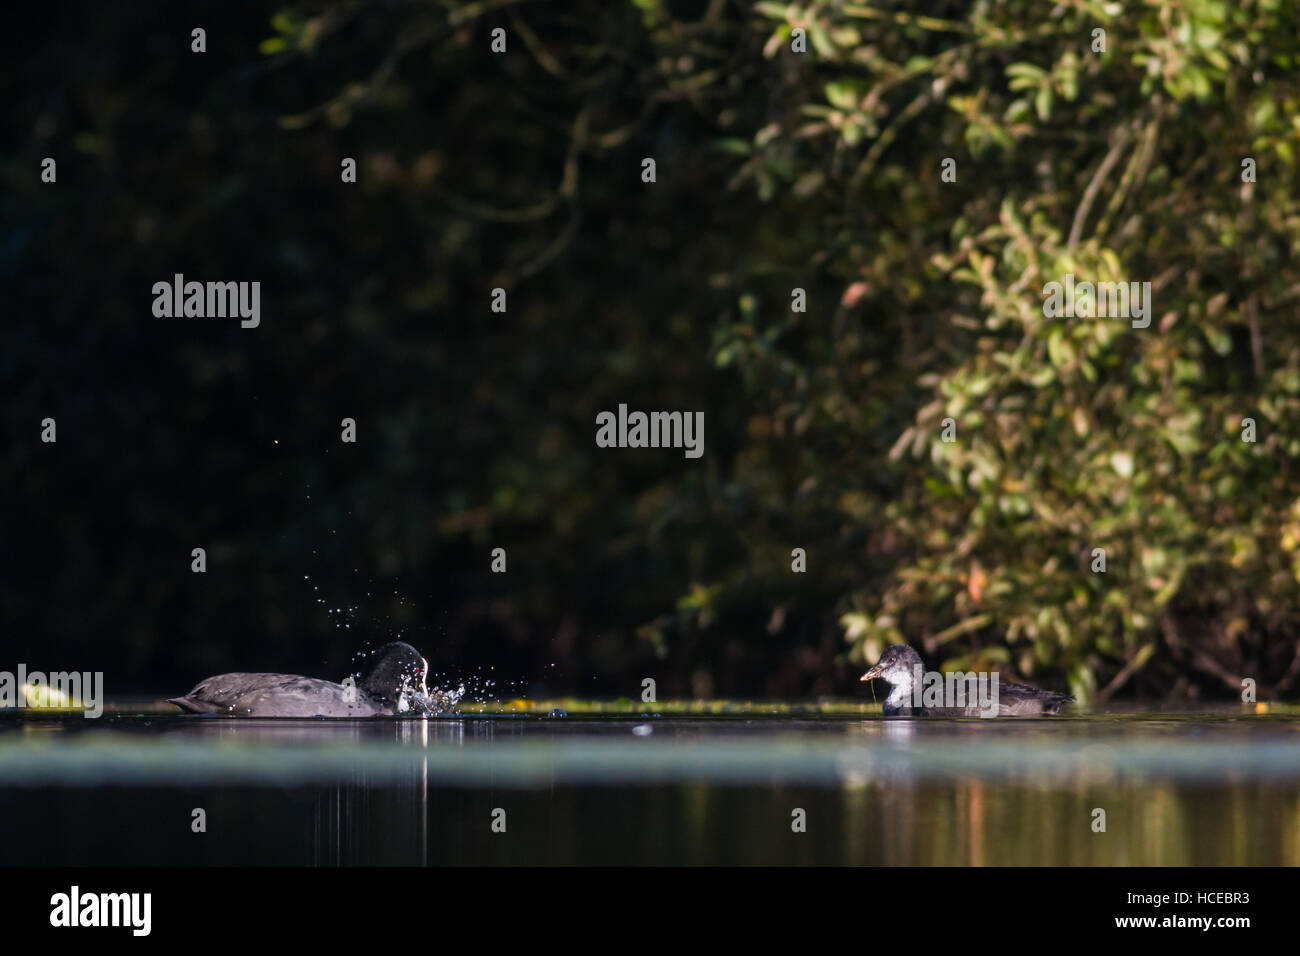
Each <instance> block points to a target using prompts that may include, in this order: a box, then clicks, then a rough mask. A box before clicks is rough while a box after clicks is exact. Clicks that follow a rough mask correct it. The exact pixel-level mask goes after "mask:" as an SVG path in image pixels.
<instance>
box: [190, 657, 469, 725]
mask: <svg viewBox="0 0 1300 956" xmlns="http://www.w3.org/2000/svg"><path fill="white" fill-rule="evenodd" d="M428 673H429V662H428V661H426V660H425V659H424V658H423V657H421V656H420V652H419V651H417V650H416V649H415V648H414V647H412V646H411V645H410V644H404V643H402V642H401V641H394V642H393V643H391V644H385V645H384V646H383V647H380V648H378V649H377V650H375V651H374V652H373V653H372V654H371V655H370V660H369V663H368V666H367V667H366V668H364V669H363V670H362V671H361V672H360V673H358V674H354V675H352V677H351V682H350V683H348V684H335V683H334V682H333V681H327V680H318V679H316V678H314V677H300V676H298V675H297V674H244V673H237V674H218V675H217V676H216V677H209V678H208V679H207V680H204V681H201V682H200V683H199V684H198V685H197V686H196V687H195V688H194V689H193V690H192V691H190V692H189V693H188V694H186V695H185V696H184V697H173V698H171V699H170V700H168V703H169V704H175V705H176V706H177V707H179V708H180V709H181V710H185V711H189V712H190V713H193V714H225V715H228V716H232V717H374V716H378V715H384V714H390V715H391V714H401V713H407V712H411V711H414V712H416V713H429V712H431V711H432V712H434V713H437V712H440V711H441V710H443V709H447V707H449V702H448V699H447V696H446V695H444V694H442V693H441V692H440V691H434V692H433V694H432V695H431V694H430V693H429V689H428V687H426V686H425V683H424V679H425V676H426V675H427V674H428ZM444 705H445V706H444Z"/></svg>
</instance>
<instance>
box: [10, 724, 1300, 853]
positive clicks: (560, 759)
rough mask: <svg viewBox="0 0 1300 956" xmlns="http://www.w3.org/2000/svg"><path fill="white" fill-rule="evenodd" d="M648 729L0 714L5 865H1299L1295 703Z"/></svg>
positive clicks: (1299, 751)
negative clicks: (1061, 716)
mask: <svg viewBox="0 0 1300 956" xmlns="http://www.w3.org/2000/svg"><path fill="white" fill-rule="evenodd" d="M646 723H647V721H646V720H645V719H644V718H640V717H638V718H636V719H629V720H611V719H600V720H585V719H573V718H569V719H565V720H545V719H536V720H533V719H505V718H483V717H452V718H446V717H444V718H437V719H427V720H426V719H416V720H371V721H307V720H303V721H299V720H272V721H261V720H228V719H204V718H157V717H150V718H118V719H104V720H101V721H93V722H91V721H84V720H81V721H67V720H57V719H51V718H36V719H32V718H27V717H24V718H21V719H14V718H3V719H0V848H2V849H0V862H3V863H8V864H16V863H20V862H31V861H33V860H40V861H42V862H46V863H74V864H75V863H90V864H124V863H141V864H181V865H184V864H241V863H276V864H313V865H353V864H384V865H428V864H446V863H451V864H482V863H514V864H521V863H522V864H529V863H557V864H569V863H603V864H615V865H617V864H636V863H646V864H672V863H709V864H725V863H753V864H782V863H787V864H797V863H847V864H877V865H879V864H884V865H908V864H946V865H960V864H973V865H1004V864H1060V863H1066V864H1090V865H1184V864H1203V865H1225V864H1268V865H1287V866H1296V865H1300V722H1297V721H1296V720H1294V719H1292V718H1283V717H1275V716H1271V715H1270V716H1266V717H1259V718H1255V717H1242V716H1239V715H1227V716H1223V717H1217V718H1206V717H1204V716H1196V717H1191V716H1179V715H1155V716H1152V715H1146V716H1140V717H1110V716H1105V717H1081V718H1072V719H1067V720H1044V721H978V720H971V721H927V720H920V719H900V720H888V721H885V720H880V719H865V720H864V719H861V718H856V717H855V718H853V719H844V720H824V719H808V720H804V719H789V718H785V719H677V718H672V719H657V720H653V721H650V722H649V723H650V725H651V726H652V729H653V733H652V734H650V735H645V734H637V733H635V732H634V731H635V729H636V728H637V727H641V726H645V724H646ZM196 807H202V808H203V809H204V810H205V812H206V816H207V820H208V830H207V832H206V833H200V834H195V833H193V832H192V831H191V828H190V821H191V814H192V811H193V809H194V808H196ZM1099 809H1100V810H1104V811H1105V819H1106V829H1105V831H1104V832H1097V831H1096V830H1095V829H1094V826H1093V824H1094V820H1095V819H1096V815H1095V811H1097V810H1099ZM495 810H504V811H505V814H506V819H507V821H508V823H507V829H506V832H505V833H494V832H493V830H492V827H491V822H492V818H493V812H494V811H495ZM796 810H802V811H804V814H805V815H806V819H807V831H806V832H803V833H797V832H794V831H793V830H792V827H791V819H792V814H793V813H794V812H795V811H796Z"/></svg>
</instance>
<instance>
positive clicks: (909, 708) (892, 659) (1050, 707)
mask: <svg viewBox="0 0 1300 956" xmlns="http://www.w3.org/2000/svg"><path fill="white" fill-rule="evenodd" d="M923 672H924V669H923V668H922V666H921V655H919V654H918V653H916V651H914V650H912V648H910V647H908V646H907V645H906V644H895V645H893V646H892V647H889V648H886V649H885V653H883V654H881V655H880V660H879V661H878V662H877V663H876V666H875V667H873V668H871V670H869V671H867V672H866V673H865V674H863V675H862V680H872V679H874V678H876V677H883V678H884V679H885V681H886V682H887V683H888V684H889V685H890V691H889V696H888V697H886V698H885V706H884V712H885V716H886V717H893V716H905V715H913V716H930V717H980V716H994V715H992V714H988V713H987V711H986V710H985V709H984V708H982V707H980V706H979V704H978V703H977V702H969V703H967V704H966V705H965V706H962V707H957V706H951V707H948V706H945V707H925V706H921V707H918V706H917V705H916V700H915V699H914V696H913V688H914V687H915V686H916V681H917V679H918V677H919V676H920V675H921V674H922V673H923ZM997 686H998V694H997V704H998V710H997V714H996V716H998V717H1039V716H1043V715H1045V714H1059V713H1060V712H1061V708H1062V707H1063V706H1065V705H1066V704H1067V703H1069V702H1070V701H1072V700H1074V698H1073V697H1071V696H1070V695H1069V694H1058V693H1056V692H1055V691H1050V690H1040V689H1039V688H1037V687H1031V686H1030V685H1028V684H1017V683H1015V682H1013V681H1004V680H1002V679H1001V678H1000V677H999V678H998V685H997ZM989 689H990V690H991V689H992V688H991V682H990V688H989ZM945 703H947V701H945ZM954 703H955V702H954Z"/></svg>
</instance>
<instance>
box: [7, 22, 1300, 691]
mask: <svg viewBox="0 0 1300 956" xmlns="http://www.w3.org/2000/svg"><path fill="white" fill-rule="evenodd" d="M128 6H129V5H128ZM203 23H206V24H209V26H208V30H209V52H208V53H207V54H204V55H202V56H196V55H194V54H191V53H190V52H189V47H188V44H189V31H190V29H191V28H192V26H193V25H195V24H203ZM77 24H78V25H77V27H76V28H75V29H70V28H67V27H66V26H65V27H63V28H62V29H60V30H58V31H53V30H52V29H51V28H50V27H49V26H44V27H41V26H34V28H33V29H32V30H30V31H22V30H18V29H16V30H15V35H19V34H20V33H21V35H23V36H25V37H28V41H27V44H26V45H25V46H24V48H23V49H22V50H21V51H18V52H17V53H16V58H15V63H14V68H13V70H12V71H11V73H10V75H8V76H6V77H5V79H4V81H3V82H4V84H5V85H4V87H3V88H0V92H2V93H3V94H5V102H6V103H8V104H11V107H10V108H9V110H8V114H9V115H8V116H7V117H6V118H5V120H4V121H3V122H4V126H3V129H4V130H5V134H6V135H5V141H7V142H13V143H16V144H17V146H16V147H15V148H13V149H10V150H6V151H5V154H4V158H3V167H0V176H3V181H4V184H5V188H4V193H3V199H2V200H0V202H3V206H2V207H0V213H2V214H3V219H4V220H5V221H7V222H10V223H13V224H15V225H12V226H6V227H5V229H6V232H5V234H4V236H3V242H2V243H0V277H2V278H3V279H4V281H5V283H6V285H9V286H11V287H12V288H13V289H14V290H15V291H14V293H13V295H12V296H11V301H12V302H15V303H16V304H18V305H19V306H20V308H21V313H22V315H23V316H24V318H25V321H24V322H22V323H18V324H17V325H16V326H15V328H14V331H13V332H12V333H11V341H10V346H11V348H10V349H9V350H8V355H7V357H6V358H4V359H0V381H3V383H4V387H5V390H6V394H7V395H12V396H13V401H11V402H8V403H7V408H6V414H7V421H6V429H7V432H8V434H9V435H10V436H11V442H10V446H11V449H12V450H11V453H10V455H9V457H8V459H7V461H6V471H7V475H6V481H7V487H9V488H10V489H12V492H11V498H12V499H13V500H16V501H23V502H26V503H27V504H28V507H27V508H26V509H25V513H23V514H21V515H18V516H16V517H15V520H14V522H13V528H14V530H15V534H14V535H13V536H12V537H11V538H10V540H11V542H13V544H14V545H15V547H14V549H13V552H12V554H11V560H10V561H8V562H7V565H8V567H7V568H6V570H8V571H12V573H11V574H7V575H6V579H7V583H6V586H5V590H4V592H3V605H0V607H2V609H3V611H4V612H5V614H6V615H7V619H8V620H9V621H10V622H11V633H13V634H20V635H33V636H35V635H40V636H41V637H42V640H41V641H37V642H36V646H37V647H38V648H40V649H42V650H47V649H48V650H50V651H51V652H59V653H63V654H65V655H73V654H77V655H81V656H78V657H76V659H75V660H74V661H72V663H74V664H75V665H76V666H78V667H82V668H84V667H89V666H92V664H93V663H94V661H93V660H92V661H87V660H86V658H85V656H84V655H85V654H87V653H92V652H93V653H99V654H101V655H102V656H103V657H104V658H106V659H108V660H109V664H110V666H107V667H104V669H105V670H107V671H109V672H110V673H113V672H115V671H117V672H122V671H125V672H127V673H135V674H138V675H148V677H149V679H153V680H158V679H161V678H162V677H167V678H171V677H172V676H173V675H177V674H181V673H185V674H189V675H190V676H197V674H195V671H208V670H216V669H221V668H230V667H235V666H238V667H239V668H241V669H270V668H272V667H289V666H294V665H296V666H299V667H304V666H306V665H304V664H302V663H301V662H302V661H303V660H305V659H307V660H313V661H316V663H317V664H318V667H317V670H319V663H320V661H321V660H324V659H328V660H329V661H330V662H331V663H332V664H334V665H336V669H337V670H338V671H339V672H340V673H342V672H343V669H344V668H343V666H342V665H344V664H346V654H347V653H349V652H350V651H351V650H353V649H354V648H355V645H356V643H357V634H356V633H355V632H351V633H349V630H350V629H347V628H344V629H340V628H339V627H338V626H336V625H337V623H338V621H339V617H338V615H329V614H327V613H326V609H327V607H330V606H344V607H350V606H354V605H356V606H359V607H360V608H361V610H360V611H359V612H358V613H359V618H358V619H357V629H358V630H359V631H361V632H363V633H364V634H365V635H366V636H367V637H383V638H386V637H387V636H388V635H387V634H378V635H376V634H375V633H374V632H375V631H376V629H380V630H383V629H387V630H388V631H390V632H391V633H403V634H405V635H406V636H407V637H408V638H409V639H411V640H413V641H414V642H415V643H417V644H419V645H420V646H421V647H422V649H424V650H425V651H426V653H427V654H428V656H429V658H430V661H431V662H432V663H434V666H435V670H437V669H438V668H439V667H440V666H441V667H447V668H451V669H456V668H460V669H462V670H464V669H465V668H475V667H489V668H494V670H493V671H492V675H493V679H496V680H499V681H504V682H506V683H507V684H509V683H510V682H514V683H513V685H512V686H511V687H507V688H505V689H504V692H507V693H508V692H511V690H520V691H522V690H527V689H532V690H534V691H535V692H538V693H548V692H549V693H554V692H556V691H568V692H574V693H578V694H588V693H612V694H614V695H615V696H617V695H619V694H622V695H625V696H628V697H630V698H636V697H638V696H639V681H640V680H641V679H642V678H643V677H645V676H653V677H655V678H656V679H657V680H658V681H659V693H660V696H661V697H668V696H673V695H688V694H689V695H693V696H697V697H704V696H710V695H712V694H724V695H741V694H745V695H748V694H766V695H772V696H796V695H807V694H810V693H811V694H823V693H831V692H852V693H857V694H860V693H862V689H861V688H860V687H859V686H858V685H857V683H856V675H857V673H858V672H859V671H858V670H856V668H857V667H858V666H859V665H861V664H862V663H863V661H864V659H873V658H874V657H875V656H876V655H878V654H879V652H880V650H881V649H882V648H883V646H885V644H887V643H888V642H892V641H900V640H909V641H911V642H912V643H913V644H915V645H917V646H918V647H919V648H920V649H921V650H922V652H923V653H924V654H925V655H926V657H927V660H929V661H930V662H931V663H933V664H936V665H939V666H943V667H960V668H973V667H999V668H1007V669H1009V670H1011V671H1014V672H1016V673H1018V674H1019V675H1021V676H1024V677H1029V678H1033V679H1039V680H1043V681H1050V682H1056V683H1059V684H1063V683H1067V682H1068V684H1069V686H1070V687H1071V688H1072V690H1073V692H1074V693H1075V694H1076V695H1079V696H1081V697H1084V698H1088V699H1098V698H1102V699H1104V698H1105V697H1107V696H1109V695H1110V694H1112V693H1115V692H1116V691H1122V692H1124V693H1134V694H1143V695H1172V696H1194V695H1197V694H1201V693H1211V694H1214V695H1228V694H1233V693H1236V692H1238V691H1239V688H1240V678H1242V677H1252V678H1254V679H1256V680H1257V681H1258V682H1259V685H1260V693H1261V694H1262V695H1268V694H1277V693H1289V692H1294V688H1295V685H1296V678H1297V676H1300V642H1298V641H1297V623H1300V620H1298V616H1297V613H1296V611H1295V610H1293V608H1294V606H1295V598H1296V595H1297V586H1298V583H1300V497H1298V496H1297V494H1296V492H1295V491H1294V490H1293V486H1292V485H1291V481H1290V478H1291V476H1290V469H1291V467H1292V466H1293V462H1294V460H1295V458H1296V456H1297V454H1300V438H1297V437H1296V436H1294V435H1292V434H1289V433H1288V429H1287V423H1288V420H1289V419H1291V418H1293V417H1295V415H1296V412H1297V403H1298V402H1300V334H1298V332H1297V325H1296V322H1295V318H1294V317H1295V313H1296V309H1297V307H1298V306H1300V302H1298V301H1297V300H1298V299H1300V276H1298V275H1297V272H1296V267H1295V266H1294V265H1293V264H1292V255H1291V252H1292V247H1293V245H1294V243H1295V241H1296V238H1297V234H1298V233H1300V215H1298V207H1297V200H1296V199H1295V193H1296V190H1295V186H1296V185H1297V183H1296V177H1297V155H1296V149H1297V145H1298V143H1297V140H1298V138H1300V85H1298V83H1297V80H1296V78H1295V77H1296V73H1295V66H1296V62H1295V61H1296V58H1297V56H1300V39H1298V36H1297V29H1296V26H1297V13H1296V11H1295V9H1294V7H1293V5H1291V4H1289V3H1284V2H1282V0H1273V2H1270V0H1262V2H1253V0H1242V2H1239V3H1227V2H1216V0H1183V2H1180V0H1170V2H1161V3H1152V4H1126V5H1121V4H1118V3H1101V2H1084V0H1079V2H1062V3H1058V4H1055V5H1046V4H1041V3H1033V2H1028V0H1026V2H1014V0H1012V2H998V3H993V2H976V3H969V2H966V0H961V2H957V0H953V2H928V3H919V2H896V3H879V4H867V3H850V2H820V3H808V4H788V5H787V4H781V3H757V4H753V5H750V4H740V3H728V2H723V0H708V2H696V3H687V2H671V3H670V2H664V0H631V2H608V0H607V2H579V3H554V4H539V3H528V2H523V0H501V2H486V0H485V2H475V3H460V2H440V3H432V4H420V5H407V4H384V3H364V2H341V0H334V2H302V3H294V4H291V5H288V6H285V7H284V8H283V9H281V10H279V11H278V12H276V13H275V14H274V16H272V17H271V18H270V21H269V23H268V22H267V17H266V14H265V13H264V12H261V11H258V10H242V9H240V10H236V11H233V12H232V11H230V10H228V9H226V8H222V7H218V6H216V5H206V6H205V5H204V4H200V7H199V9H198V10H185V11H167V12H162V11H151V12H150V13H149V14H148V15H147V16H145V15H143V14H137V15H126V14H123V13H122V12H121V11H119V10H116V9H115V10H99V9H96V8H90V7H87V8H86V12H85V15H84V16H82V17H81V18H80V19H79V20H78V21H77ZM496 28H502V29H504V30H505V32H506V37H507V44H508V46H507V53H506V54H504V55H496V54H493V53H492V52H491V50H490V43H491V35H490V34H491V31H492V30H494V29H496ZM1098 29H1101V30H1104V31H1105V37H1106V49H1105V52H1094V50H1093V46H1094V31H1095V30H1098ZM796 31H804V33H803V34H802V35H803V36H806V38H807V52H805V53H798V52H795V51H794V50H793V49H792V44H793V43H794V42H796V39H797V38H798V37H799V36H800V34H797V33H796ZM55 50H57V51H58V56H57V58H54V60H55V63H56V66H55V67H53V68H50V67H47V66H46V63H47V61H49V60H50V59H51V57H52V52H53V51H55ZM51 69H53V71H54V72H56V73H57V74H58V75H59V77H60V78H61V85H60V86H59V90H60V92H58V93H55V92H53V91H52V88H51V87H50V85H49V83H48V80H47V79H42V77H45V76H46V75H47V74H48V73H50V72H51ZM46 155H58V156H60V157H61V158H60V167H59V169H60V176H59V185H58V187H57V189H55V188H54V187H49V186H44V185H42V184H40V183H39V181H38V178H37V176H36V175H35V173H34V172H33V171H34V170H37V169H38V168H39V162H40V158H41V157H43V156H46ZM344 156H353V157H355V158H356V159H357V162H358V168H359V182H358V184H356V185H343V184H341V183H340V182H339V163H340V160H341V158H342V157H344ZM644 157H653V158H655V160H656V163H657V172H658V181H657V182H655V183H653V184H646V183H643V182H642V181H641V175H640V173H641V160H642V159H643V158H644ZM1246 157H1251V158H1253V159H1254V160H1255V161H1256V162H1257V164H1258V177H1259V181H1258V183H1254V184H1246V183H1243V182H1242V160H1243V159H1244V158H1246ZM945 159H953V160H955V162H956V181H955V182H944V181H943V179H942V178H941V172H942V164H943V161H944V160H945ZM178 271H179V272H184V273H186V274H187V276H191V277H200V278H219V279H234V278H237V279H261V280H262V281H263V312H264V318H263V322H262V327H261V328H259V329H258V330H256V331H244V330H240V329H239V328H238V326H237V324H236V325H234V327H233V328H228V327H225V326H222V325H221V324H220V323H219V322H217V323H214V322H211V321H209V322H207V323H206V324H204V323H200V324H185V323H172V324H170V325H160V324H159V321H158V320H153V319H152V318H151V317H150V316H149V314H148V303H149V301H150V298H149V296H148V295H147V290H148V289H149V287H150V285H151V284H152V282H154V281H157V280H158V279H163V278H167V277H169V276H170V275H171V274H172V273H173V272H178ZM1066 273H1072V274H1073V275H1074V276H1075V277H1076V278H1077V279H1078V280H1085V279H1087V280H1093V281H1107V280H1122V281H1139V282H1140V281H1150V282H1151V283H1152V288H1153V298H1154V302H1155V311H1154V314H1153V316H1152V323H1151V326H1150V328H1147V329H1134V328H1130V326H1129V324H1128V322H1126V321H1124V320H1121V319H1110V318H1100V319H1091V318H1053V319H1048V318H1045V317H1044V315H1043V308H1042V301H1043V294H1042V290H1043V286H1044V284H1045V283H1047V282H1049V281H1060V280H1062V279H1063V277H1064V275H1065V274H1066ZM498 286H499V287H502V288H504V289H506V290H507V293H508V296H509V310H508V312H507V313H505V314H496V313H493V312H491V311H490V309H489V302H490V294H491V290H492V289H493V288H494V287H498ZM796 288H800V289H804V290H806V293H807V297H808V309H807V311H806V312H803V313H800V312H795V311H793V310H792V308H791V303H792V290H794V289H796ZM620 402H627V403H628V404H629V405H630V406H631V407H632V408H641V409H690V410H702V411H704V412H705V418H706V425H707V427H706V430H705V438H706V453H705V456H704V458H702V459H700V460H698V461H691V460H685V459H683V458H681V457H680V456H679V455H677V454H676V453H675V452H663V451H649V450H647V451H630V450H629V451H610V450H602V449H598V448H596V447H595V446H594V441H593V435H594V421H595V415H596V413H597V412H598V411H600V410H602V409H610V408H616V407H617V405H618V403H620ZM47 414H50V415H55V416H56V417H58V419H59V429H60V432H59V435H60V439H59V444H58V446H57V449H58V451H57V454H55V453H53V452H52V451H51V448H50V447H46V446H41V445H39V443H37V442H36V441H35V439H34V438H33V437H32V436H33V435H35V434H36V426H35V425H34V424H33V422H38V421H39V420H40V418H41V417H43V416H44V415H47ZM345 415H350V416H353V417H356V418H357V420H358V423H359V430H360V434H361V436H362V439H361V442H360V443H359V444H358V445H357V446H341V445H339V444H338V440H337V438H338V432H337V429H338V422H339V419H340V418H342V417H343V416H345ZM947 418H951V419H953V421H954V422H955V424H956V435H957V440H956V441H955V442H951V443H949V442H944V441H942V440H941V439H940V431H941V428H942V424H941V423H942V421H943V420H944V419H947ZM1245 418H1251V419H1254V421H1255V422H1256V423H1257V428H1258V441H1257V442H1256V443H1254V444H1250V443H1245V442H1243V441H1241V437H1240V436H1241V428H1242V425H1241V422H1242V420H1243V419H1245ZM196 542H206V543H207V546H208V547H209V562H210V571H209V573H208V574H207V575H206V576H205V578H204V579H203V580H202V581H200V582H198V583H196V582H195V576H192V575H190V574H189V573H188V555H189V549H190V548H191V547H192V546H195V543H196ZM494 547H505V548H507V550H508V555H509V559H508V560H509V571H508V573H507V574H506V575H504V576H495V575H492V574H490V573H489V572H488V570H487V569H488V563H489V559H488V553H489V551H490V550H491V549H492V548H494ZM797 547H801V548H805V549H806V550H807V554H808V573H806V574H795V573H792V571H791V550H792V549H793V548H797ZM1094 548H1104V549H1105V551H1106V554H1107V564H1108V569H1107V572H1106V573H1105V574H1094V573H1092V572H1091V570H1090V565H1091V562H1092V551H1093V549H1094ZM18 555H22V560H18ZM305 575H310V581H309V582H306V583H304V576H305ZM313 587H316V588H319V589H320V591H319V592H313V591H312V590H311V588H313ZM320 594H324V595H328V598H326V599H325V601H326V603H325V604H316V603H313V602H314V601H315V600H316V599H317V597H319V595H320ZM24 653H27V654H28V656H29V657H31V656H33V654H32V652H30V651H24ZM93 653H92V656H93ZM49 666H51V667H52V666H53V663H51V664H50V665H49ZM70 666H71V664H70ZM141 679H142V680H143V679H144V678H143V677H142V678H141ZM109 689H110V691H111V690H112V686H111V685H110V688H109ZM498 689H500V688H498Z"/></svg>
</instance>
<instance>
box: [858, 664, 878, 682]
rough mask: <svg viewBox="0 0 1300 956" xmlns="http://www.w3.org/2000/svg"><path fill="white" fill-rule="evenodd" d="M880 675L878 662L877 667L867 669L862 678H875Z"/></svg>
mask: <svg viewBox="0 0 1300 956" xmlns="http://www.w3.org/2000/svg"><path fill="white" fill-rule="evenodd" d="M879 676H880V665H879V664H877V665H876V666H875V667H873V668H871V670H869V671H867V672H866V673H865V674H863V675H862V680H875V679H876V678H877V677H879Z"/></svg>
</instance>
